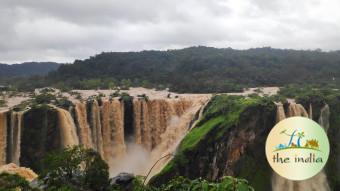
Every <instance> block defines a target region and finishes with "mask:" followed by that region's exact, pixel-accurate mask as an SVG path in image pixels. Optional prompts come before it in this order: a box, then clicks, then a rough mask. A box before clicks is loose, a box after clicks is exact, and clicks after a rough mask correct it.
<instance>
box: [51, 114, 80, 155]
mask: <svg viewBox="0 0 340 191" xmlns="http://www.w3.org/2000/svg"><path fill="white" fill-rule="evenodd" d="M56 110H57V112H58V118H59V129H60V137H61V146H62V147H63V148H66V147H68V146H73V145H78V144H79V140H78V136H77V130H76V126H75V124H74V121H73V118H72V116H71V114H70V112H68V111H66V110H64V109H61V108H56Z"/></svg>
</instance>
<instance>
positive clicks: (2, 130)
mask: <svg viewBox="0 0 340 191" xmlns="http://www.w3.org/2000/svg"><path fill="white" fill-rule="evenodd" d="M6 149H7V112H0V166H1V165H4V164H6V157H7V156H6Z"/></svg>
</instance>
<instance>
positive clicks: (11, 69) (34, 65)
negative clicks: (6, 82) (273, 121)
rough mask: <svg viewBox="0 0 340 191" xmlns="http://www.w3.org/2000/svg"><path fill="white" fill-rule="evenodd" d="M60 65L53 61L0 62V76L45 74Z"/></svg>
mask: <svg viewBox="0 0 340 191" xmlns="http://www.w3.org/2000/svg"><path fill="white" fill-rule="evenodd" d="M59 66H60V65H59V64H58V63H55V62H25V63H22V64H12V65H8V64H0V77H1V78H3V77H24V76H32V75H45V74H47V73H48V72H51V71H53V70H57V69H58V67H59Z"/></svg>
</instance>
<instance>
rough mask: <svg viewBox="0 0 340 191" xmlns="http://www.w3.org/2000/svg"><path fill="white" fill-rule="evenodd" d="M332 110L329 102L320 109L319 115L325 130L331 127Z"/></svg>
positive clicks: (320, 122)
mask: <svg viewBox="0 0 340 191" xmlns="http://www.w3.org/2000/svg"><path fill="white" fill-rule="evenodd" d="M330 114H331V112H330V109H329V106H328V104H325V106H324V107H323V108H322V109H321V111H320V117H319V124H320V125H321V126H322V127H323V128H324V130H325V131H326V133H327V131H328V129H329V116H330Z"/></svg>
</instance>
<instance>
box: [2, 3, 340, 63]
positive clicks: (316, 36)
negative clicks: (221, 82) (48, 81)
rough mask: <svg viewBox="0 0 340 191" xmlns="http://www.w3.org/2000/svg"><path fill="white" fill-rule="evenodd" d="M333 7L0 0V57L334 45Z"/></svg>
mask: <svg viewBox="0 0 340 191" xmlns="http://www.w3.org/2000/svg"><path fill="white" fill-rule="evenodd" d="M338 7H340V2H339V1H337V0H299V1H295V0H287V1H281V0H171V1H169V0H138V1H135V0H96V1H93V0H72V1H69V0H58V1H55V0H3V1H1V2H0V26H1V28H0V62H10V63H12V62H21V61H31V60H37V61H46V60H48V61H58V62H63V61H67V62H72V61H73V60H74V59H84V58H87V57H89V56H91V55H94V54H97V53H100V52H102V51H130V50H133V51H137V50H143V49H168V48H182V47H186V46H194V45H208V46H216V47H229V46H230V47H234V48H240V49H246V48H252V47H261V46H272V47H276V48H297V49H315V48H322V49H325V50H332V49H339V48H340V47H339V46H340V45H339V44H338V43H337V42H339V40H340V35H339V34H338V31H339V29H340V23H339V22H338V21H339V19H340V13H339V12H338V10H337V8H338Z"/></svg>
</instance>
